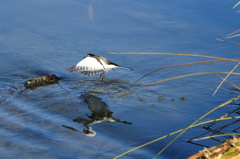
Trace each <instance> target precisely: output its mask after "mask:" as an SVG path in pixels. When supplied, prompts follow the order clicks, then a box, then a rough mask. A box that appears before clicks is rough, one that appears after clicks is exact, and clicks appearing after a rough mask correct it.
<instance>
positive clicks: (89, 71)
mask: <svg viewBox="0 0 240 159" xmlns="http://www.w3.org/2000/svg"><path fill="white" fill-rule="evenodd" d="M116 67H120V68H125V69H129V70H132V69H131V68H128V67H123V66H120V65H118V64H116V63H113V62H111V61H109V60H108V59H106V58H105V57H102V56H98V55H95V54H92V53H89V54H87V56H86V57H84V58H83V60H81V61H80V62H78V63H77V64H76V65H74V66H73V67H70V68H69V69H68V70H69V71H70V72H77V71H81V72H82V73H83V74H84V75H88V76H92V75H95V74H100V73H101V75H100V79H101V80H102V81H104V79H105V77H106V73H107V72H108V71H109V70H110V69H112V70H113V68H116ZM113 71H114V70H113Z"/></svg>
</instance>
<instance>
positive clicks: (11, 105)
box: [0, 0, 239, 158]
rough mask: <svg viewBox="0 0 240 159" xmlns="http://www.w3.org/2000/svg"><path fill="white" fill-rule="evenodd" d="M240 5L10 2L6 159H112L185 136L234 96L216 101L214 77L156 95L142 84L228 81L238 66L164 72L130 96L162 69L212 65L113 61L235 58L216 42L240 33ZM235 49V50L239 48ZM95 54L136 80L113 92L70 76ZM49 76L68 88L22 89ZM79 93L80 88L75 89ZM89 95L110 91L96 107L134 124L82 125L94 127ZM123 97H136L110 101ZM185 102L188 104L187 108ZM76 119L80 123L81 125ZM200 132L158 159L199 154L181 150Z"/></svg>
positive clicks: (5, 10) (5, 18)
mask: <svg viewBox="0 0 240 159" xmlns="http://www.w3.org/2000/svg"><path fill="white" fill-rule="evenodd" d="M235 3H236V1H232V0H231V1H216V0H214V1H197V2H196V1H190V0H187V1H165V0H162V1H155V0H152V1H106V0H105V1H104V0H91V1H90V0H89V1H87V0H86V1H81V2H77V1H54V0H53V1H27V0H26V1H21V2H20V1H3V2H2V3H1V6H0V12H1V14H0V22H1V26H0V47H1V50H0V54H1V58H0V63H1V66H0V67H1V70H0V74H1V76H0V86H1V88H0V90H1V93H0V95H1V97H0V103H1V108H0V109H1V110H0V112H1V120H2V121H3V122H2V124H1V128H0V132H1V134H2V137H0V141H1V143H2V145H1V148H0V152H1V154H3V156H5V157H8V158H16V157H19V158H26V157H34V158H38V157H39V158H41V156H43V157H47V158H54V157H55V158H60V157H63V158H78V157H77V156H84V157H85V158H112V157H115V156H117V155H119V154H120V153H122V152H124V151H127V150H129V149H131V148H133V147H136V146H139V145H141V144H143V143H145V142H148V141H150V140H153V139H156V138H158V137H160V136H163V135H166V134H168V133H171V132H173V131H176V130H178V129H181V128H184V127H186V126H188V125H189V124H190V123H191V122H193V121H195V120H196V119H197V118H198V117H200V116H201V115H203V114H204V113H206V112H207V111H209V110H210V109H212V108H213V107H215V106H217V105H218V104H221V103H222V102H224V101H226V100H228V99H230V98H232V97H233V96H235V94H234V93H233V94H231V93H229V92H230V91H231V89H232V86H230V85H228V84H225V85H223V87H222V88H221V89H220V91H219V93H217V95H216V96H214V97H212V96H211V95H212V93H213V91H214V89H215V88H216V87H217V85H218V83H219V82H220V78H219V77H217V76H215V75H211V74H210V75H199V76H193V77H186V78H182V79H177V80H174V81H168V82H165V83H161V84H157V85H153V86H144V87H143V86H140V85H139V84H141V83H148V82H154V81H156V80H162V79H166V78H171V77H175V76H179V75H183V74H188V73H196V72H211V71H229V70H230V69H232V68H233V67H234V65H235V63H233V62H224V64H223V63H211V64H203V65H193V66H186V67H178V68H168V69H163V70H161V71H159V72H158V73H155V74H152V75H151V76H148V77H146V78H145V79H143V80H142V81H140V82H139V83H138V84H136V85H135V86H134V87H133V88H131V89H128V85H130V84H131V83H132V82H134V81H135V80H136V79H138V78H140V77H141V76H143V75H145V74H146V73H148V72H150V71H153V70H155V69H157V68H160V67H163V66H168V65H175V64H183V63H190V62H199V61H207V60H209V59H205V58H197V57H185V56H181V57H179V56H167V55H115V54H109V52H169V53H186V54H202V55H208V56H218V57H226V58H238V51H239V50H238V48H237V47H238V46H235V45H231V44H228V43H224V42H220V41H217V40H216V38H220V39H223V38H224V36H226V35H227V34H229V33H230V32H233V31H235V30H238V21H237V19H238V18H239V17H238V16H239V15H238V14H236V12H235V11H237V9H238V8H236V9H235V10H233V9H232V7H233V5H234V4H235ZM231 40H235V42H236V41H237V38H235V39H231ZM90 52H92V53H95V54H98V55H102V56H105V57H107V58H108V59H109V60H111V61H112V62H115V63H117V64H119V65H124V66H127V67H130V68H133V69H134V71H128V70H121V69H117V70H116V72H109V73H108V81H107V82H106V83H101V82H100V81H98V77H97V76H94V77H90V78H88V77H86V76H83V75H81V74H80V73H71V74H70V73H69V72H67V71H66V69H67V68H68V67H71V66H72V65H74V64H76V63H77V62H78V61H79V60H81V59H82V58H83V57H84V56H85V55H86V54H88V53H90ZM51 73H54V74H57V75H58V76H60V77H62V78H63V79H62V80H60V81H59V83H58V84H54V85H50V86H47V87H40V88H37V89H36V90H34V91H32V90H28V89H27V90H26V89H25V88H23V87H21V86H23V82H24V81H26V80H29V79H30V78H33V77H39V76H42V75H45V74H51ZM222 76H224V75H222ZM230 80H231V82H233V83H235V84H238V83H237V82H238V79H237V76H231V77H230ZM80 84H82V86H81V87H77V88H74V89H72V88H71V87H74V86H76V85H80ZM90 90H107V92H102V93H91V94H90V95H94V96H96V98H99V100H100V101H102V102H104V103H105V104H106V107H107V109H109V111H110V112H113V113H112V114H111V113H107V117H108V118H109V117H111V118H114V119H117V120H119V121H126V122H129V123H132V124H131V125H130V124H123V123H121V122H106V121H103V120H102V122H101V123H100V124H89V125H91V126H88V125H87V126H86V125H84V124H83V123H82V124H81V122H82V121H83V119H84V120H85V121H86V120H88V121H94V120H93V119H92V118H88V116H91V115H92V114H93V113H94V111H91V110H90V109H89V108H88V104H87V103H86V102H84V100H83V99H82V98H81V96H82V95H83V94H84V93H86V92H88V91H90ZM122 93H130V94H128V95H126V96H108V95H115V94H122ZM183 97H184V98H186V100H181V99H183ZM104 108H105V107H104ZM229 110H232V108H230V107H226V108H225V109H222V110H219V112H218V113H214V114H213V116H211V117H209V118H211V119H212V118H217V117H219V114H221V115H224V113H227V112H228V111H229ZM86 114H87V115H88V116H86ZM95 115H96V114H95ZM97 116H98V117H99V115H98V114H97ZM105 117H106V116H105ZM101 118H104V116H101ZM76 119H81V122H80V123H79V122H74V120H75V121H77V120H76ZM104 119H106V118H104ZM78 121H79V120H78ZM63 125H64V126H65V127H63ZM89 127H91V128H92V130H94V131H95V132H96V135H95V136H94V137H93V138H90V137H88V136H86V135H84V134H83V133H82V132H83V131H82V130H84V129H88V128H89ZM66 128H67V129H66ZM88 130H90V128H89V129H88ZM201 130H202V129H201V128H196V129H195V130H192V131H189V132H187V133H186V135H185V136H183V137H182V138H181V139H180V140H178V141H176V142H175V143H174V144H173V145H172V146H171V147H169V148H168V149H167V150H166V151H165V152H164V153H163V155H162V156H160V157H159V158H161V157H162V158H176V156H179V158H186V157H188V156H190V155H192V154H194V153H195V152H198V150H199V149H201V147H198V146H196V147H195V146H192V145H190V144H188V143H183V142H182V141H184V140H187V139H189V137H190V136H191V137H193V136H194V135H196V133H197V132H199V131H201ZM170 140H171V139H170V138H167V139H165V140H161V141H159V142H157V143H154V144H152V145H149V146H147V147H145V148H142V149H140V150H136V152H132V153H130V154H129V155H128V157H129V158H132V157H133V158H137V157H140V158H151V157H153V156H154V155H156V154H157V153H158V152H159V151H160V149H161V148H163V147H164V146H165V145H166V144H167V143H168V142H169V141H170ZM206 142H207V141H206ZM126 158H127V157H126Z"/></svg>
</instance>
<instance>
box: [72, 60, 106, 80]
mask: <svg viewBox="0 0 240 159" xmlns="http://www.w3.org/2000/svg"><path fill="white" fill-rule="evenodd" d="M68 70H69V71H70V72H77V71H82V73H84V74H87V75H88V76H91V75H94V74H99V73H103V72H105V70H104V67H103V65H102V64H101V63H100V62H99V61H97V59H96V58H93V57H86V58H84V59H83V60H82V61H80V62H79V63H78V64H76V65H75V66H73V67H71V68H69V69H68Z"/></svg>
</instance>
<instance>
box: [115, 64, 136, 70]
mask: <svg viewBox="0 0 240 159" xmlns="http://www.w3.org/2000/svg"><path fill="white" fill-rule="evenodd" d="M118 67H121V68H126V69H129V70H133V69H131V68H128V67H124V66H119V65H118Z"/></svg>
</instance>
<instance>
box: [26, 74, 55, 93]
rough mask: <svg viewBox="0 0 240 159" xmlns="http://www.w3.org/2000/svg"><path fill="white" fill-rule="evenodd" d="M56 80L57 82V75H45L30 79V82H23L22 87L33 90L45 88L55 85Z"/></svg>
mask: <svg viewBox="0 0 240 159" xmlns="http://www.w3.org/2000/svg"><path fill="white" fill-rule="evenodd" d="M58 80H59V77H58V76H57V75H55V74H50V75H45V76H42V77H38V78H33V79H30V80H28V81H26V82H24V86H25V87H26V88H30V89H32V90H34V89H36V88H37V87H41V86H47V85H50V84H54V83H57V82H58Z"/></svg>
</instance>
